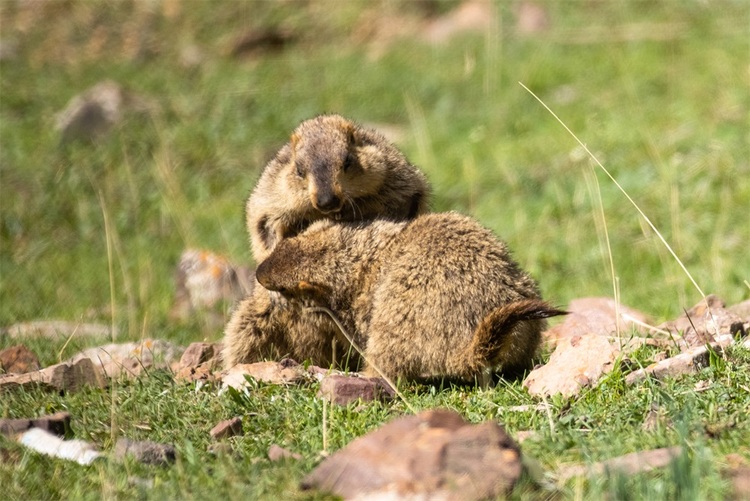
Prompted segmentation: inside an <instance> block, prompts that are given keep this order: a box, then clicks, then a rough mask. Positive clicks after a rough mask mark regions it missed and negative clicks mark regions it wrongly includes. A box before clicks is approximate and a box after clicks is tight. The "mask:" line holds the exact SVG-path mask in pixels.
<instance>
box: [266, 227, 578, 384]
mask: <svg viewBox="0 0 750 501" xmlns="http://www.w3.org/2000/svg"><path fill="white" fill-rule="evenodd" d="M256 275H257V280H258V281H259V283H260V284H261V285H263V287H266V288H268V289H271V290H275V291H278V292H280V293H281V294H283V295H284V296H285V297H288V298H291V299H293V300H296V301H297V302H313V303H315V304H319V305H321V306H325V307H327V308H330V309H331V310H333V311H334V312H335V314H336V316H337V317H338V318H339V319H340V320H341V322H342V324H343V325H344V327H345V328H346V329H347V331H348V332H349V333H350V334H351V335H353V337H354V341H355V343H356V344H357V345H358V346H359V347H360V348H362V349H364V355H365V358H366V359H367V362H368V364H372V365H374V366H377V367H378V368H379V369H380V370H381V371H383V372H384V373H385V374H386V375H388V376H391V377H397V376H401V377H406V378H421V377H436V376H447V377H456V378H460V379H464V380H471V379H473V378H475V377H482V376H483V373H484V372H485V371H486V369H488V368H494V369H497V368H499V369H500V370H501V371H502V372H517V371H519V370H523V369H525V368H528V367H530V365H531V362H532V359H533V357H534V355H535V353H536V351H537V348H538V346H539V343H540V339H541V332H542V330H543V329H544V328H545V326H546V320H544V319H545V318H547V317H551V316H555V315H561V314H564V312H562V311H560V310H557V309H554V308H552V307H551V306H549V305H548V304H547V303H545V302H543V301H542V300H541V298H540V295H539V290H538V288H537V285H536V283H535V282H534V280H533V279H532V278H531V277H530V276H529V275H528V274H527V273H525V272H524V271H523V270H522V269H521V268H520V267H519V266H518V264H516V262H515V261H513V259H512V258H511V256H510V254H509V252H508V250H507V248H506V246H505V244H504V243H503V242H501V241H499V240H497V238H496V237H495V236H494V235H493V234H492V232H491V231H490V230H488V229H486V228H484V227H482V226H481V225H479V224H478V223H477V222H476V221H474V220H473V219H471V218H468V217H466V216H462V215H459V214H456V213H443V214H426V215H422V216H420V217H418V218H416V219H415V220H413V221H409V222H401V223H395V222H388V221H374V222H372V223H369V224H357V223H350V224H346V223H336V222H332V221H321V222H319V223H315V224H314V225H312V226H310V227H309V228H308V229H307V230H306V231H305V232H303V233H301V234H299V235H298V236H297V237H294V238H290V239H286V240H283V241H282V242H279V243H278V245H277V247H276V249H275V250H274V251H273V252H272V253H271V255H270V256H269V257H268V259H266V260H265V261H264V262H262V263H261V264H260V265H259V266H258V269H257V270H256ZM370 369H371V368H370ZM370 372H372V371H371V370H370Z"/></svg>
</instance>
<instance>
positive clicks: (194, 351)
mask: <svg viewBox="0 0 750 501" xmlns="http://www.w3.org/2000/svg"><path fill="white" fill-rule="evenodd" d="M221 347H222V344H221V343H190V346H188V347H187V349H186V350H185V351H184V352H183V353H182V358H180V363H179V367H180V368H182V367H198V366H199V365H201V364H204V363H206V362H209V361H211V360H214V359H215V358H216V357H217V356H218V355H219V353H221Z"/></svg>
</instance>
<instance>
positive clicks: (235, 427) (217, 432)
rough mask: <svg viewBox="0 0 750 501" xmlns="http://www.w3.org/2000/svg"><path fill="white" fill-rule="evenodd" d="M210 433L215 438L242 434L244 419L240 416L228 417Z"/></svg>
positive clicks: (222, 438)
mask: <svg viewBox="0 0 750 501" xmlns="http://www.w3.org/2000/svg"><path fill="white" fill-rule="evenodd" d="M210 435H211V438H213V439H214V440H224V439H225V438H229V437H235V436H237V435H242V419H241V418H239V417H233V418H232V419H226V420H224V421H222V422H221V423H219V424H217V425H216V426H214V427H213V428H212V429H211V431H210Z"/></svg>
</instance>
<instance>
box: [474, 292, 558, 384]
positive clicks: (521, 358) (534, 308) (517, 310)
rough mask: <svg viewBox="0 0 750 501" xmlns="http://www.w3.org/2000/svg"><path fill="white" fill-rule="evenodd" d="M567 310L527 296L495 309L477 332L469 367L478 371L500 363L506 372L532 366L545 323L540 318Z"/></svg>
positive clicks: (475, 372) (481, 323)
mask: <svg viewBox="0 0 750 501" xmlns="http://www.w3.org/2000/svg"><path fill="white" fill-rule="evenodd" d="M567 313H568V312H566V311H563V310H558V309H557V308H554V307H553V306H551V305H550V304H548V303H546V302H544V301H542V300H541V299H523V300H520V301H515V302H513V303H508V304H504V305H502V306H499V307H497V308H495V309H494V310H492V311H491V312H490V313H489V314H488V315H487V316H486V317H484V319H483V320H482V321H481V322H480V323H479V325H478V326H477V328H476V330H475V331H474V339H473V340H472V343H471V345H470V347H469V349H468V350H467V353H466V365H467V366H468V367H467V368H469V370H470V371H471V372H473V373H474V374H477V373H479V372H480V371H482V370H484V369H485V368H487V367H498V366H500V367H501V370H502V372H509V371H510V372H513V371H517V370H522V369H524V368H528V367H530V366H531V361H532V359H533V357H534V355H535V353H536V350H537V348H538V347H539V342H540V340H541V333H542V330H543V329H544V326H545V324H544V323H542V322H538V321H539V320H544V319H546V318H549V317H555V316H558V315H567ZM524 322H528V324H526V325H523V323H524Z"/></svg>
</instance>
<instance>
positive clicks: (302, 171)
mask: <svg viewBox="0 0 750 501" xmlns="http://www.w3.org/2000/svg"><path fill="white" fill-rule="evenodd" d="M295 167H296V169H297V175H298V176H299V177H301V178H304V177H305V169H303V168H302V166H301V165H300V164H299V163H295Z"/></svg>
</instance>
